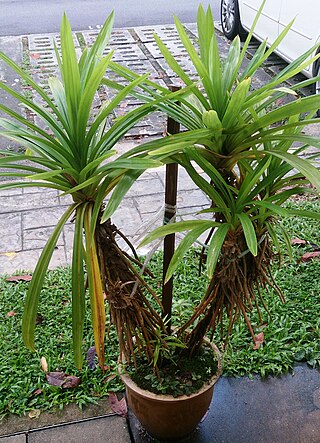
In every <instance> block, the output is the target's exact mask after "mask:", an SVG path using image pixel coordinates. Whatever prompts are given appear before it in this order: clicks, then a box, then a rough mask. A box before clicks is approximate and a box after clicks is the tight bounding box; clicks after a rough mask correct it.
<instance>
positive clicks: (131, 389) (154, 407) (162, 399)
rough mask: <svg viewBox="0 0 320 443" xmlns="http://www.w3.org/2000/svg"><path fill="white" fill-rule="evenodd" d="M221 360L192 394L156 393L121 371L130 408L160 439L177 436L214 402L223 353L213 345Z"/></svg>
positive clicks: (191, 427) (189, 428)
mask: <svg viewBox="0 0 320 443" xmlns="http://www.w3.org/2000/svg"><path fill="white" fill-rule="evenodd" d="M212 347H213V350H214V352H215V354H216V355H217V360H218V369H217V373H216V374H215V375H214V376H213V377H212V378H211V380H210V381H209V382H207V383H206V384H205V385H204V386H203V387H202V388H201V389H200V390H199V391H198V392H196V393H194V394H191V395H181V396H179V397H173V396H172V395H161V394H154V393H153V392H150V391H146V390H144V389H141V388H139V386H138V385H137V384H136V383H135V382H133V381H132V380H131V378H130V377H129V375H128V374H126V373H122V374H120V376H121V379H122V381H123V383H124V384H125V386H126V396H127V402H128V406H129V408H130V409H131V410H132V411H133V413H134V414H135V415H136V417H137V418H138V420H139V421H140V423H141V424H142V426H143V427H144V428H145V429H146V431H147V432H149V434H150V435H151V436H152V437H154V438H157V439H159V440H177V439H180V438H183V437H185V436H187V435H188V434H190V433H191V432H193V431H194V430H195V429H196V427H197V425H198V423H199V422H200V420H201V419H202V417H203V416H204V415H205V413H206V411H207V410H208V408H209V405H210V403H211V399H212V394H213V388H214V384H215V383H216V382H217V380H218V378H219V377H220V375H221V370H222V368H221V355H220V353H219V351H218V349H217V347H216V346H214V345H212Z"/></svg>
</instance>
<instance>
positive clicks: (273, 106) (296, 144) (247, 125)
mask: <svg viewBox="0 0 320 443" xmlns="http://www.w3.org/2000/svg"><path fill="white" fill-rule="evenodd" d="M263 4H264V2H263ZM263 4H262V6H261V8H260V11H259V13H258V15H257V17H256V19H255V22H254V25H253V29H254V26H255V24H256V22H257V20H258V19H259V16H260V13H261V10H262V8H263ZM197 22H198V34H199V38H198V46H199V51H198V50H197V49H196V48H195V47H194V45H193V43H192V41H191V40H190V38H189V37H188V34H187V32H186V31H185V29H184V27H183V25H182V24H181V22H180V21H179V20H178V18H175V24H176V28H177V31H178V33H179V35H180V39H181V42H182V44H183V45H184V47H185V49H186V51H187V54H188V57H189V59H190V61H191V62H192V63H193V65H194V68H195V70H196V71H197V73H198V76H199V81H198V82H195V81H194V80H192V79H190V78H189V76H188V74H187V73H186V72H184V70H183V68H182V67H181V66H180V65H179V63H178V62H177V61H176V59H175V58H174V56H173V55H172V54H171V53H170V51H169V49H168V48H167V47H166V46H165V44H164V43H163V42H162V41H161V39H160V38H159V37H158V36H157V35H155V40H156V42H157V44H158V46H159V49H160V50H161V52H162V55H163V57H164V58H165V59H166V61H167V63H168V65H169V66H170V68H171V69H172V70H173V71H174V72H175V73H176V74H177V76H178V77H179V78H180V79H181V80H182V82H184V84H185V85H186V89H185V90H184V91H183V92H182V93H181V94H180V96H179V97H178V98H177V99H168V100H162V101H161V102H158V104H157V107H158V108H159V109H161V110H162V111H164V112H165V113H166V114H167V115H169V116H171V117H172V118H174V119H175V120H176V121H178V122H179V123H181V125H183V126H184V127H185V128H186V131H184V132H182V133H180V134H177V135H171V136H170V137H167V138H164V139H161V140H158V142H157V143H152V144H149V145H148V144H145V145H143V146H140V147H137V148H136V149H134V150H133V152H134V153H135V154H136V155H137V154H141V153H142V152H144V153H145V154H146V155H148V157H149V158H153V159H157V160H160V161H161V162H163V163H165V164H168V163H177V164H178V165H179V167H181V168H184V169H185V171H186V172H187V173H188V175H189V176H190V178H191V179H192V180H193V181H194V183H195V184H196V185H197V186H198V188H199V189H201V190H202V191H203V192H204V193H205V194H206V195H207V196H208V197H209V199H210V200H211V205H210V206H209V207H208V208H207V209H206V210H204V211H201V213H202V217H201V219H190V220H184V221H181V222H175V223H174V222H172V223H168V224H167V225H165V226H162V227H160V228H157V229H155V230H154V231H153V232H152V233H150V234H149V235H147V236H146V238H145V239H144V240H143V242H142V244H141V246H144V245H146V244H148V243H150V242H152V241H153V240H155V239H158V238H159V237H164V236H168V235H172V234H175V233H183V234H184V238H183V240H182V241H181V242H180V244H179V246H178V247H177V249H176V251H175V253H174V255H173V257H172V260H171V262H170V265H169V268H168V270H167V272H166V277H165V281H166V282H168V281H169V280H170V279H171V278H172V277H173V276H174V273H175V272H176V271H177V268H178V266H179V264H180V263H181V262H182V260H183V259H184V256H185V254H186V252H187V251H188V250H189V249H190V247H191V246H192V245H193V243H194V242H195V241H197V240H199V238H200V236H202V235H203V234H204V233H206V232H207V238H206V241H205V243H204V247H203V249H202V254H201V261H202V264H203V265H205V266H206V269H207V274H208V285H207V288H206V290H205V293H204V295H203V298H202V300H201V302H200V303H199V305H198V306H195V307H194V311H193V314H192V315H191V317H190V318H189V319H188V320H187V321H186V322H185V323H184V324H183V325H180V326H179V327H178V328H177V329H176V330H175V332H174V334H173V336H174V337H175V339H174V340H176V341H177V342H176V346H175V347H174V346H172V347H173V349H174V351H173V354H170V357H169V358H167V359H164V369H165V370H164V372H161V377H162V380H165V379H166V364H167V363H168V360H170V359H171V360H172V359H174V360H175V362H177V361H178V358H179V357H178V356H179V355H188V356H189V357H190V358H192V357H193V356H196V355H199V353H201V349H202V345H203V342H204V339H205V336H206V335H209V334H210V335H212V334H213V333H214V331H215V330H216V327H217V325H219V324H222V322H223V320H224V319H226V318H227V319H228V325H227V327H226V331H225V336H226V337H228V335H230V334H232V327H233V325H234V322H235V321H236V319H237V318H238V317H239V316H240V315H242V316H243V317H244V320H245V322H246V324H247V327H248V329H249V331H250V334H251V336H252V339H253V340H255V332H254V330H253V327H252V325H251V322H250V312H251V311H252V309H253V308H256V309H257V310H258V313H259V316H260V318H261V319H262V314H261V309H260V306H262V308H263V309H267V307H266V306H265V302H264V300H263V296H262V293H263V290H264V289H265V288H267V287H268V288H270V289H271V290H272V291H273V292H274V293H275V295H276V296H279V297H280V298H281V300H283V294H282V291H281V288H280V287H279V286H278V285H277V283H276V281H275V279H274V276H273V273H272V267H271V265H272V263H273V261H274V259H275V258H276V256H277V253H278V252H280V246H279V239H278V234H277V233H276V229H275V225H276V224H277V223H278V220H279V217H287V216H292V215H299V216H302V217H307V218H308V217H309V218H313V219H318V220H319V219H320V214H319V213H315V212H311V211H307V210H299V211H295V210H289V209H287V208H286V207H285V203H286V202H287V200H288V199H290V198H291V197H293V196H295V195H299V194H301V193H309V192H310V191H311V192H317V191H319V189H320V173H319V170H318V168H317V167H316V166H315V164H313V161H314V159H315V158H316V157H317V156H318V155H319V153H317V154H313V156H312V155H308V148H309V147H310V146H313V147H316V148H318V147H319V143H320V140H319V138H317V137H310V136H308V135H306V134H304V133H303V128H305V127H306V126H307V125H311V124H315V123H319V119H315V118H314V116H315V114H316V111H317V109H318V108H319V105H320V101H319V97H318V96H309V97H303V98H301V97H300V96H299V89H300V88H303V87H305V86H308V85H310V84H312V83H313V82H315V81H317V79H311V80H310V79H309V80H305V81H302V82H300V83H298V84H295V86H294V87H291V88H289V87H288V86H286V82H287V81H288V80H289V79H290V78H292V77H293V76H295V75H296V74H297V73H299V72H300V71H301V70H302V69H304V68H305V67H306V66H307V65H308V64H310V63H313V62H314V61H315V60H316V59H317V58H318V57H319V54H318V55H316V56H315V57H312V58H311V57H310V56H311V54H313V53H314V52H315V49H316V48H314V47H313V48H310V50H309V51H308V52H307V53H305V54H304V55H303V56H301V57H299V59H297V60H295V61H293V62H292V63H290V64H289V65H288V66H287V67H286V68H284V69H283V70H282V71H280V72H279V74H277V75H276V76H273V77H272V78H270V80H269V82H267V83H266V84H264V85H263V86H261V87H259V88H258V89H253V88H251V79H252V77H253V76H254V74H255V72H256V71H257V69H259V68H260V67H261V66H262V65H263V63H264V62H265V60H266V59H267V57H268V56H269V55H270V54H271V53H272V51H273V50H274V49H275V48H276V47H277V45H278V44H279V43H280V42H281V40H282V39H283V38H285V36H286V34H287V33H288V31H289V29H290V26H292V23H290V24H289V25H288V26H287V27H286V28H285V29H284V31H283V32H282V33H281V34H280V36H279V37H278V38H277V39H276V41H275V42H274V43H272V44H271V46H270V47H269V48H268V47H267V42H266V41H265V42H263V43H261V45H260V46H259V48H258V49H257V51H256V53H255V55H254V57H253V58H252V59H251V60H250V61H249V63H245V54H246V50H247V48H248V45H249V42H250V39H251V36H252V32H253V29H252V30H251V32H249V34H248V37H247V39H246V41H245V42H244V45H243V47H242V49H241V46H240V38H239V37H236V38H235V39H234V41H233V42H232V43H231V46H230V49H229V53H228V55H227V57H226V58H224V59H222V58H221V56H220V55H219V51H218V44H217V40H216V36H215V29H214V23H213V17H212V13H211V10H210V7H209V8H208V10H207V11H204V9H203V8H202V6H200V7H199V11H198V17H197ZM112 68H113V69H114V70H115V71H116V72H117V73H118V74H121V75H123V76H124V77H125V78H126V79H127V80H131V81H132V80H134V79H135V78H136V75H133V76H132V73H130V72H129V71H128V70H126V69H125V68H123V67H121V66H119V65H117V64H115V63H113V64H112ZM104 82H105V83H106V84H109V85H110V86H113V87H114V88H116V89H118V90H121V88H122V86H121V85H120V84H118V85H117V84H115V83H113V82H109V81H108V80H107V79H105V80H104ZM142 89H143V93H142V94H141V91H139V94H138V95H137V96H139V98H140V99H141V98H144V100H145V101H146V102H150V101H151V97H153V99H157V98H159V97H160V96H162V97H163V96H166V95H167V94H169V91H165V90H164V89H163V88H160V87H158V88H157V87H156V86H155V84H152V82H150V81H147V82H145V83H144V84H143V85H142ZM286 98H288V100H285V99H286ZM281 102H282V104H281V105H279V103H281ZM283 103H284V104H283ZM190 137H191V138H192V139H193V142H192V143H190V144H189V145H186V141H187V140H188V139H189V140H190ZM195 139H196V140H195ZM133 152H131V153H130V155H132V153H133ZM310 185H311V186H310ZM116 192H117V191H116ZM111 214H112V211H107V213H106V214H105V216H106V215H107V216H110V215H111ZM205 215H206V217H205ZM204 217H205V218H204ZM186 232H187V233H186ZM185 233H186V234H185ZM282 235H283V238H284V241H285V244H287V247H288V249H289V253H290V242H288V239H287V235H286V232H285V231H283V230H282ZM167 315H168V317H169V318H170V315H171V313H170V311H168V312H167ZM169 337H170V336H169ZM167 340H168V339H167ZM177 343H180V345H179V346H178V345H177ZM180 346H181V347H180ZM165 350H166V349H165ZM173 356H174V357H173ZM178 367H179V363H178ZM133 373H134V371H133ZM148 377H149V379H151V380H153V376H152V375H144V378H148ZM131 378H134V379H135V380H136V379H137V377H136V375H132V376H131ZM125 381H126V383H127V390H128V392H129V400H130V403H129V404H130V405H131V407H132V408H133V410H134V411H135V413H136V415H137V416H138V418H139V419H140V420H141V421H142V423H143V424H144V425H145V426H146V428H147V429H151V426H150V425H149V423H148V424H146V418H145V415H144V414H143V412H144V411H145V410H146V409H147V407H146V405H145V403H144V400H143V401H141V403H140V402H138V400H137V399H136V397H135V396H134V395H133V394H130V391H131V389H132V381H128V380H127V379H126V380H125ZM155 384H156V383H155ZM135 389H136V390H138V389H137V388H136V387H135ZM150 389H151V388H150ZM159 389H160V388H158V391H156V392H159ZM141 394H142V396H143V397H145V396H146V394H145V392H142V393H141ZM130 395H132V398H131V399H130ZM153 401H155V398H154V397H153V398H152V400H151V402H153ZM151 405H152V407H151V409H149V410H150V414H149V415H153V412H154V407H153V403H151ZM164 408H165V407H164ZM151 411H152V412H151ZM170 414H171V416H172V414H173V412H172V411H170V413H169V415H170ZM147 415H148V413H147ZM159 417H161V419H162V416H161V415H160V414H159V416H157V415H155V417H154V418H155V421H156V420H161V419H160V418H159ZM168 422H169V424H168V428H167V434H166V435H165V437H166V438H168V437H170V423H172V421H171V422H170V417H168ZM161 427H162V429H164V425H163V422H162V421H161ZM163 432H164V431H163ZM153 433H154V435H156V436H161V437H164V434H161V433H160V431H159V430H158V429H156V431H153ZM171 438H172V434H171Z"/></svg>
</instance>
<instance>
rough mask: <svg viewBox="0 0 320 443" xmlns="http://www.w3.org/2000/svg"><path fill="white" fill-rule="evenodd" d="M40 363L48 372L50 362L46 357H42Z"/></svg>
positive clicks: (44, 370)
mask: <svg viewBox="0 0 320 443" xmlns="http://www.w3.org/2000/svg"><path fill="white" fill-rule="evenodd" d="M40 365H41V369H42V370H43V372H48V363H47V360H46V357H41V359H40Z"/></svg>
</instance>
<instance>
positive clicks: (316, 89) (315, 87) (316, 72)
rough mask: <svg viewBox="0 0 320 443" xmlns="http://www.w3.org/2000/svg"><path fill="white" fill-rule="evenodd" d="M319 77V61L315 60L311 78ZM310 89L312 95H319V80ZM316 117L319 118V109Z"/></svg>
mask: <svg viewBox="0 0 320 443" xmlns="http://www.w3.org/2000/svg"><path fill="white" fill-rule="evenodd" d="M319 75H320V61H319V60H317V61H316V63H315V67H314V70H313V76H314V77H318V76H319ZM312 89H313V93H314V94H320V80H318V81H316V82H314V83H313V85H312ZM316 117H320V109H318V111H317V114H316Z"/></svg>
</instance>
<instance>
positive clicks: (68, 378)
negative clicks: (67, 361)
mask: <svg viewBox="0 0 320 443" xmlns="http://www.w3.org/2000/svg"><path fill="white" fill-rule="evenodd" d="M46 378H47V381H48V383H49V385H51V386H58V387H60V388H63V389H68V388H76V387H77V386H79V385H80V383H81V378H79V377H76V376H75V375H67V374H65V373H64V372H48V373H47V375H46Z"/></svg>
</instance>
